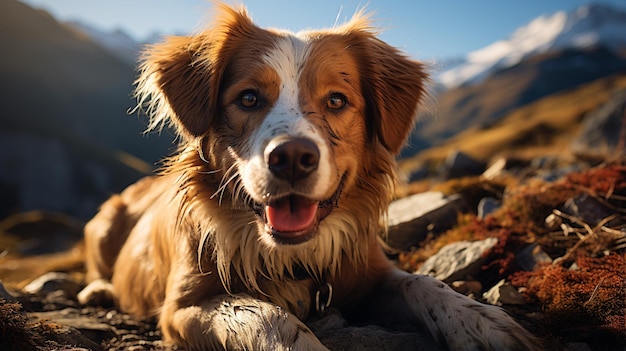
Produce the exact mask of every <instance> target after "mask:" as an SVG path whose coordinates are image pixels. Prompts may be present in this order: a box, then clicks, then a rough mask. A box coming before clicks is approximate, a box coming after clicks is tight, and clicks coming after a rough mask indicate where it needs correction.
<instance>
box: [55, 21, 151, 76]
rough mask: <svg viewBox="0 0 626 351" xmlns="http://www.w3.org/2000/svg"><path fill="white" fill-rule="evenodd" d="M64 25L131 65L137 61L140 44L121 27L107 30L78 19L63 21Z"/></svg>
mask: <svg viewBox="0 0 626 351" xmlns="http://www.w3.org/2000/svg"><path fill="white" fill-rule="evenodd" d="M65 25H67V26H68V27H69V28H70V29H73V30H76V31H77V34H78V35H81V34H82V35H86V36H87V37H88V38H89V39H90V40H93V41H94V42H95V43H97V44H98V45H100V46H101V47H102V48H104V49H106V50H107V51H108V52H109V53H111V54H112V55H114V56H115V57H117V58H119V59H120V60H122V61H124V62H126V63H128V64H129V65H131V66H132V65H135V64H136V63H137V59H138V53H139V50H140V48H141V44H140V43H139V42H137V41H136V40H135V39H133V38H132V37H131V36H130V35H128V34H127V33H126V32H124V31H123V30H122V29H116V30H114V31H112V32H107V31H104V30H102V29H99V28H96V27H94V26H92V25H90V24H87V23H85V22H81V21H78V20H74V21H68V22H65Z"/></svg>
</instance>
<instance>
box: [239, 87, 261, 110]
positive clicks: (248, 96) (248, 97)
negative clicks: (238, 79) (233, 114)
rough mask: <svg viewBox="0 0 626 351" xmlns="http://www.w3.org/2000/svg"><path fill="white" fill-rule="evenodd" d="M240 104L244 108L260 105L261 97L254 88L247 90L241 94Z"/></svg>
mask: <svg viewBox="0 0 626 351" xmlns="http://www.w3.org/2000/svg"><path fill="white" fill-rule="evenodd" d="M238 103H239V105H240V106H241V107H243V108H248V109H249V108H255V107H257V106H259V97H258V95H257V92H256V91H254V90H246V91H244V92H243V93H241V95H239V101H238Z"/></svg>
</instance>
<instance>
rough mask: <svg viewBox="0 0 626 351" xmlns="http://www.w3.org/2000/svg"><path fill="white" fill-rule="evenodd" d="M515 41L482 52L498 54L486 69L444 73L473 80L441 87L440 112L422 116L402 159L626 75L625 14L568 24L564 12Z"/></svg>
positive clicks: (598, 9) (606, 10) (586, 13)
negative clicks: (545, 100)
mask: <svg viewBox="0 0 626 351" xmlns="http://www.w3.org/2000/svg"><path fill="white" fill-rule="evenodd" d="M557 24H558V25H557ZM556 29H559V30H558V31H557V30H556ZM616 33H617V34H616ZM511 38H512V39H509V40H508V41H501V42H497V43H494V44H492V45H490V46H488V47H487V48H486V49H484V50H481V51H479V52H481V53H487V52H492V53H497V54H498V55H492V56H491V59H490V60H487V59H486V58H487V57H488V55H486V54H485V55H483V56H482V57H484V58H485V60H484V61H483V62H485V63H488V64H489V65H488V67H487V66H480V65H479V64H478V63H477V62H478V61H476V62H474V63H470V64H468V63H462V64H460V65H458V66H457V68H452V69H450V70H448V71H446V72H445V73H449V72H462V71H463V70H462V69H461V68H462V67H465V69H466V70H465V71H463V72H466V73H467V72H470V71H471V72H473V73H474V75H472V76H471V77H470V76H469V75H468V76H466V78H468V80H463V81H462V82H461V81H458V82H457V83H455V84H454V85H451V87H449V88H447V89H443V88H442V86H441V85H439V86H437V87H436V89H438V90H436V91H435V92H434V93H433V95H434V99H433V100H436V104H435V105H434V106H431V108H430V111H427V112H424V113H422V114H421V115H420V118H419V121H420V122H419V123H418V126H417V127H416V129H415V130H414V131H413V132H412V137H411V138H410V140H409V146H408V147H406V148H405V149H404V150H403V152H402V155H401V156H402V158H404V157H410V156H412V155H415V154H416V153H418V152H420V151H421V150H424V149H426V148H428V147H430V146H433V145H437V144H439V143H442V142H443V141H445V140H446V139H447V138H450V137H452V136H454V135H457V134H459V133H461V132H463V131H464V130H466V129H468V128H471V127H479V128H489V127H490V126H491V125H493V124H495V123H498V121H499V120H500V119H501V118H503V117H504V116H505V115H507V114H508V113H511V112H512V111H514V110H516V109H518V108H520V107H523V106H525V105H527V104H530V103H533V102H535V101H537V100H540V99H543V98H545V97H547V96H550V95H551V94H555V93H558V92H561V91H567V90H571V89H575V88H577V87H578V86H580V85H582V84H586V83H589V82H593V81H595V80H597V79H601V78H604V77H607V76H610V75H613V74H617V73H620V72H626V12H624V11H620V10H618V9H612V8H610V7H607V6H601V5H588V6H583V7H581V8H579V9H578V10H575V11H572V12H571V13H570V14H569V15H567V16H566V15H565V13H564V12H558V13H556V14H554V15H552V16H548V17H540V18H538V19H536V20H534V21H532V22H531V23H530V24H528V25H526V26H524V27H522V28H520V29H518V30H517V31H516V32H515V33H514V35H512V36H511ZM524 43H526V44H525V46H524V45H523V44H524ZM505 44H506V45H505ZM583 44H584V45H583ZM496 48H507V50H504V49H502V50H499V51H498V50H496ZM478 56H480V55H477V56H475V57H478ZM469 57H474V56H472V55H469ZM452 63H453V64H454V61H452ZM477 67H478V68H481V69H482V70H478V69H474V68H477ZM485 67H486V68H485ZM455 70H456V71H455ZM445 73H444V74H445Z"/></svg>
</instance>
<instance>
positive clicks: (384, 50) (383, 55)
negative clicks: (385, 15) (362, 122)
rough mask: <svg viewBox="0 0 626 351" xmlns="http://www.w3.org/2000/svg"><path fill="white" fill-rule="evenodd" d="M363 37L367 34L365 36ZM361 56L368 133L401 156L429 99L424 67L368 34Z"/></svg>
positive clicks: (426, 75)
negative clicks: (423, 104) (416, 120)
mask: <svg viewBox="0 0 626 351" xmlns="http://www.w3.org/2000/svg"><path fill="white" fill-rule="evenodd" d="M361 35H363V34H361ZM364 39H365V41H366V42H365V44H364V45H363V46H362V49H363V52H362V53H361V65H362V81H361V86H362V89H363V94H364V96H365V100H366V108H367V115H368V117H367V118H368V124H369V125H368V133H369V135H370V138H372V139H374V138H378V139H379V140H380V142H381V144H382V145H383V146H384V147H386V148H387V149H388V150H389V151H391V152H392V153H394V154H398V153H399V152H400V150H401V149H402V146H403V145H404V142H405V141H406V139H407V137H408V135H409V133H410V132H411V129H412V128H413V126H414V123H415V117H416V114H417V108H418V106H419V104H420V102H421V101H422V99H423V98H424V96H425V94H426V93H425V87H424V85H425V84H426V82H427V81H428V74H427V73H426V71H425V68H424V65H423V64H422V63H420V62H418V61H414V60H411V59H409V58H408V57H407V56H405V55H404V54H402V53H401V52H400V51H399V50H397V49H396V48H394V47H392V46H390V45H388V44H386V43H384V42H383V41H381V40H379V39H377V38H376V37H375V36H374V35H373V34H371V33H365V38H364Z"/></svg>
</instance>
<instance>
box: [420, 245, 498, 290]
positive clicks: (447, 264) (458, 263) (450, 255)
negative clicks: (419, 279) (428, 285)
mask: <svg viewBox="0 0 626 351" xmlns="http://www.w3.org/2000/svg"><path fill="white" fill-rule="evenodd" d="M497 242H498V239H496V238H487V239H485V240H480V241H473V242H470V241H459V242H456V243H452V244H448V245H446V246H444V247H443V248H441V250H439V252H438V253H437V254H436V255H434V256H432V257H430V258H429V259H428V260H426V262H424V264H423V265H422V266H421V267H420V268H419V269H418V270H417V271H416V272H415V273H417V274H426V275H430V276H433V277H435V278H437V279H439V280H442V281H444V282H445V283H448V284H450V283H452V282H453V281H456V280H466V278H467V277H468V276H472V275H475V274H476V273H478V272H479V271H480V267H481V266H482V265H483V263H484V258H483V254H484V253H485V252H487V251H489V250H490V249H491V248H492V247H493V246H494V245H495V244H496V243H497Z"/></svg>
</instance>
